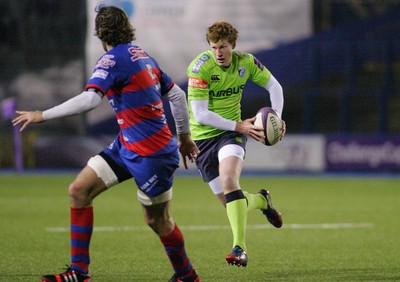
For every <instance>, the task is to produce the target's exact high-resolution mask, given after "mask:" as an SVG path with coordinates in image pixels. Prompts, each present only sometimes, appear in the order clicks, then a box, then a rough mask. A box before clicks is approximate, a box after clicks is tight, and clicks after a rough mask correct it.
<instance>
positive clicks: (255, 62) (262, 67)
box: [254, 57, 264, 70]
mask: <svg viewBox="0 0 400 282" xmlns="http://www.w3.org/2000/svg"><path fill="white" fill-rule="evenodd" d="M254 64H255V65H256V66H257V67H258V68H259V69H260V70H263V69H264V65H263V64H261V62H260V61H259V60H257V58H256V57H254Z"/></svg>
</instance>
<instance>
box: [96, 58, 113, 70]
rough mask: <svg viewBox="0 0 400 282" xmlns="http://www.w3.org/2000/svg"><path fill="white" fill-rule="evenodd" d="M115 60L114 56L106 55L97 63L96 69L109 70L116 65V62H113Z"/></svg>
mask: <svg viewBox="0 0 400 282" xmlns="http://www.w3.org/2000/svg"><path fill="white" fill-rule="evenodd" d="M113 58H114V55H104V56H103V57H101V59H100V60H99V61H98V62H97V64H96V69H97V68H102V69H108V68H110V67H113V66H114V65H115V61H113V60H112V59H113Z"/></svg>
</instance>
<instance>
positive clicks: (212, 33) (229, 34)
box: [206, 20, 239, 48]
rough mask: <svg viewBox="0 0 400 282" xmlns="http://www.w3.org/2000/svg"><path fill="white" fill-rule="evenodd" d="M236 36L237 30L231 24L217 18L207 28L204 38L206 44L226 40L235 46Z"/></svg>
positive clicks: (237, 34)
mask: <svg viewBox="0 0 400 282" xmlns="http://www.w3.org/2000/svg"><path fill="white" fill-rule="evenodd" d="M238 36H239V32H238V31H237V29H236V28H235V27H234V26H233V25H231V24H230V23H228V22H227V21H225V20H219V21H217V22H216V23H214V24H213V25H212V26H210V27H209V28H208V29H207V34H206V39H207V42H208V44H210V42H214V43H216V42H218V41H220V40H227V41H228V42H229V43H230V44H231V45H232V46H233V48H235V45H236V40H237V39H238Z"/></svg>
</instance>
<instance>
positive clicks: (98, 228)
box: [46, 223, 375, 232]
mask: <svg viewBox="0 0 400 282" xmlns="http://www.w3.org/2000/svg"><path fill="white" fill-rule="evenodd" d="M373 227H375V224H373V223H319V224H301V223H291V224H284V225H283V226H282V229H349V228H373ZM179 228H180V229H181V230H192V231H211V230H230V226H229V225H184V226H179ZM272 228H274V227H272V225H270V224H253V225H247V229H253V230H258V229H272ZM147 230H150V229H149V227H147V226H95V227H94V231H96V232H114V231H147ZM46 231H48V232H69V231H70V230H69V228H67V227H48V228H46Z"/></svg>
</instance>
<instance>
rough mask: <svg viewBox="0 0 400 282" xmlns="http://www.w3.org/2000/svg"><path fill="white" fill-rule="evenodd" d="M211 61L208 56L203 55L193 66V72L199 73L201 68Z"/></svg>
mask: <svg viewBox="0 0 400 282" xmlns="http://www.w3.org/2000/svg"><path fill="white" fill-rule="evenodd" d="M209 59H210V56H208V55H207V54H204V55H202V56H201V57H200V58H199V59H198V60H197V62H196V63H195V64H194V65H193V68H192V72H193V73H199V71H200V67H201V66H202V65H203V64H204V63H205V62H207V61H208V60H209Z"/></svg>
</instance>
